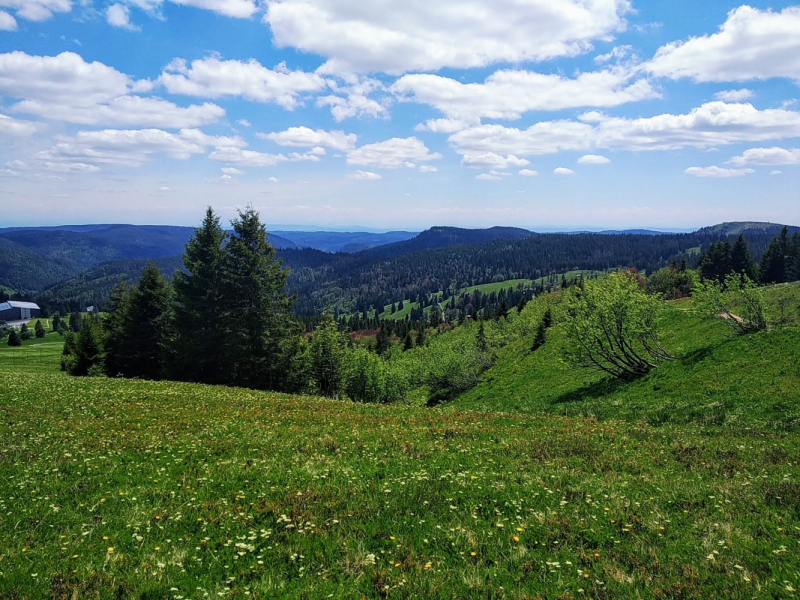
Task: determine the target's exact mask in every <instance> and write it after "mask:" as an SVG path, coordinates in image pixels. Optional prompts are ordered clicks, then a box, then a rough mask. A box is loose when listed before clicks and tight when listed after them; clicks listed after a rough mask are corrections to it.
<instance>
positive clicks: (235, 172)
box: [222, 167, 244, 176]
mask: <svg viewBox="0 0 800 600" xmlns="http://www.w3.org/2000/svg"><path fill="white" fill-rule="evenodd" d="M222 172H223V173H224V174H225V175H231V176H233V175H244V171H240V170H239V169H235V168H234V167H223V168H222Z"/></svg>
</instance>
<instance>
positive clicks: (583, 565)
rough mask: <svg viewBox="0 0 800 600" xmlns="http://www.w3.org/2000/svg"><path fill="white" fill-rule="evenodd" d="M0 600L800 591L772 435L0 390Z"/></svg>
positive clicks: (782, 467)
mask: <svg viewBox="0 0 800 600" xmlns="http://www.w3.org/2000/svg"><path fill="white" fill-rule="evenodd" d="M0 412H2V419H0V439H3V440H4V444H3V447H2V450H1V452H2V454H1V455H0V515H1V516H0V548H2V551H0V572H2V577H0V597H3V598H39V597H45V596H47V597H51V596H52V597H55V598H73V597H80V598H83V597H98V598H117V597H137V598H139V597H141V598H168V597H169V598H178V597H184V598H203V597H206V595H208V597H242V598H243V597H245V596H246V595H247V594H248V593H250V594H251V597H257V598H265V597H282V598H309V599H310V598H326V597H335V598H362V597H365V598H381V597H387V596H388V597H390V598H392V597H396V598H477V597H481V598H537V597H547V598H579V597H597V598H642V597H670V598H673V597H682V598H711V597H726V598H751V597H754V596H759V597H787V596H789V595H790V592H789V591H788V590H789V589H797V588H798V587H800V559H799V558H798V548H797V546H798V541H797V535H796V528H795V527H794V523H796V520H797V519H798V517H800V493H798V492H800V485H799V484H798V483H796V481H797V478H798V476H800V460H799V459H800V445H799V444H798V439H797V437H796V436H794V435H786V434H782V433H780V432H776V431H773V430H763V431H759V432H754V431H744V430H741V431H738V432H737V430H732V429H728V428H717V430H716V431H715V434H714V435H708V434H707V433H708V432H704V431H701V430H698V429H697V428H695V427H687V426H673V425H666V426H662V427H657V428H653V427H649V426H648V425H646V424H643V423H639V424H629V423H625V422H619V421H607V422H603V423H599V422H597V421H595V420H593V419H575V418H569V417H553V416H549V417H535V416H524V415H508V414H500V413H494V414H478V413H470V412H456V411H452V410H438V409H418V408H408V407H402V406H395V407H365V406H357V405H353V404H348V403H343V402H334V401H323V400H316V399H313V398H292V397H287V396H280V395H274V394H263V393H258V392H249V391H243V390H236V389H226V388H213V387H205V386H196V385H187V384H175V383H150V382H141V381H121V380H106V379H77V378H65V377H58V376H52V375H42V376H39V377H37V378H36V379H35V380H34V379H32V378H31V377H29V376H26V375H8V374H0Z"/></svg>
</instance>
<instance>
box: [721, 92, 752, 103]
mask: <svg viewBox="0 0 800 600" xmlns="http://www.w3.org/2000/svg"><path fill="white" fill-rule="evenodd" d="M714 97H715V98H716V99H717V100H722V101H723V102H741V101H742V100H747V99H748V98H752V97H753V92H751V91H750V90H748V89H741V90H723V91H721V92H717V93H716V94H714Z"/></svg>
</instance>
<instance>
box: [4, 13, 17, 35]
mask: <svg viewBox="0 0 800 600" xmlns="http://www.w3.org/2000/svg"><path fill="white" fill-rule="evenodd" d="M16 29H17V20H16V19H15V18H14V17H12V16H11V15H10V14H8V13H7V12H6V11H4V10H0V31H16Z"/></svg>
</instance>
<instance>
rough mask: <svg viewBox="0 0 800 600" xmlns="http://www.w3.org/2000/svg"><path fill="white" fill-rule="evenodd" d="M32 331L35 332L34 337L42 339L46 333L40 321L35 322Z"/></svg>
mask: <svg viewBox="0 0 800 600" xmlns="http://www.w3.org/2000/svg"><path fill="white" fill-rule="evenodd" d="M33 329H34V331H35V332H36V337H37V338H43V337H44V336H45V335H46V332H45V330H44V325H42V320H41V319H39V320H38V321H36V325H35V326H34V328H33Z"/></svg>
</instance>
